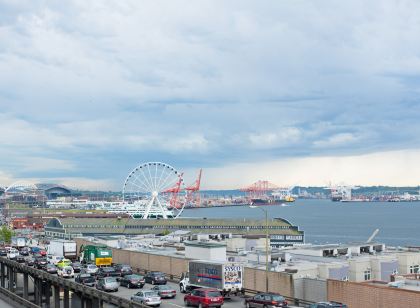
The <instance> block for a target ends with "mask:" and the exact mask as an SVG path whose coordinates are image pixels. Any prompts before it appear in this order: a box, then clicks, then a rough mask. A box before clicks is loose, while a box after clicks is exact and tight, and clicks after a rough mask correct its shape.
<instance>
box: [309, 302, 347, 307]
mask: <svg viewBox="0 0 420 308" xmlns="http://www.w3.org/2000/svg"><path fill="white" fill-rule="evenodd" d="M309 307H310V308H347V305H346V304H342V303H338V302H319V303H316V304H312V305H310V306H309Z"/></svg>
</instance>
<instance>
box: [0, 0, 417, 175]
mask: <svg viewBox="0 0 420 308" xmlns="http://www.w3.org/2000/svg"><path fill="white" fill-rule="evenodd" d="M419 9H420V4H419V3H418V2H417V1H402V2H401V1H387V2H382V1H372V2H369V3H366V2H365V1H352V2H347V3H343V2H339V3H338V2H335V1H321V2H317V3H316V4H315V3H308V2H306V1H290V2H284V1H281V2H279V1H267V2H264V4H261V3H258V4H256V3H255V2H252V1H229V2H226V1H200V2H194V3H191V2H189V1H188V2H187V1H170V2H168V1H165V2H161V1H154V2H146V1H124V2H121V1H108V2H106V3H104V2H97V1H90V2H86V1H68V2H66V3H61V2H60V3H56V2H48V1H47V2H45V1H26V2H25V1H24V2H19V3H18V4H16V3H15V2H14V1H3V2H0V108H1V111H0V112H1V113H0V119H1V123H0V129H1V131H2V134H1V135H0V142H1V144H2V147H1V149H0V159H2V158H3V159H4V158H6V157H7V158H8V161H9V163H8V164H7V165H3V166H0V171H3V172H4V173H7V174H14V175H15V176H16V177H25V176H27V177H35V176H42V175H43V174H45V175H49V171H48V162H54V163H56V167H57V168H58V169H57V168H56V171H55V172H58V173H57V175H58V176H60V177H61V178H68V176H74V177H79V178H81V177H83V178H97V179H99V178H113V177H117V178H123V176H124V175H125V173H126V172H127V170H129V169H131V167H132V166H134V165H136V164H137V163H139V162H141V161H144V160H156V159H157V158H159V159H161V160H168V161H169V162H170V163H171V164H173V165H179V166H181V167H185V168H189V167H191V168H192V167H198V166H203V167H206V166H223V165H229V164H231V163H233V162H250V161H256V160H257V161H258V160H270V159H275V158H279V157H283V158H285V157H293V156H317V155H346V154H363V153H369V152H374V151H378V150H389V149H402V148H418V147H419V140H418V137H417V136H418V132H419V128H420V127H419V125H420V124H418V118H419V116H420V104H419V83H418V82H417V81H418V76H419V74H420V42H419V41H418V40H417V36H418V33H419V30H420V17H419V16H418V14H416V12H417V11H419ZM10 153H14V155H13V156H12V157H11V156H10ZM31 156H33V157H35V161H38V162H39V164H38V167H36V168H27V166H28V164H25V163H22V161H25V159H26V158H28V157H31ZM95 164H97V166H95ZM104 166H107V168H106V169H105V168H104ZM59 168H62V173H61V174H60V173H59V172H60V171H59ZM42 169H46V170H44V171H43V170H42Z"/></svg>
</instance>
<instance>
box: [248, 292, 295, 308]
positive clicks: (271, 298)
mask: <svg viewBox="0 0 420 308" xmlns="http://www.w3.org/2000/svg"><path fill="white" fill-rule="evenodd" d="M245 307H246V308H255V307H284V308H286V307H289V306H288V304H287V301H286V299H285V298H284V297H283V296H281V295H279V294H275V293H259V294H257V295H255V296H254V297H250V298H247V299H245Z"/></svg>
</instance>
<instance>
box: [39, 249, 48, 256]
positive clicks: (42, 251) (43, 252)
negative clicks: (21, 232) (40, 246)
mask: <svg viewBox="0 0 420 308" xmlns="http://www.w3.org/2000/svg"><path fill="white" fill-rule="evenodd" d="M39 254H40V255H41V256H43V257H44V256H46V255H47V252H46V251H45V250H40V251H39Z"/></svg>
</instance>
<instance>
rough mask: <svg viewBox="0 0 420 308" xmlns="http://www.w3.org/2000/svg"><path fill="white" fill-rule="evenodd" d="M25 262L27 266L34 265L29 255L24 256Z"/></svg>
mask: <svg viewBox="0 0 420 308" xmlns="http://www.w3.org/2000/svg"><path fill="white" fill-rule="evenodd" d="M25 264H26V265H27V266H34V259H33V258H31V257H29V258H28V257H26V258H25Z"/></svg>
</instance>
